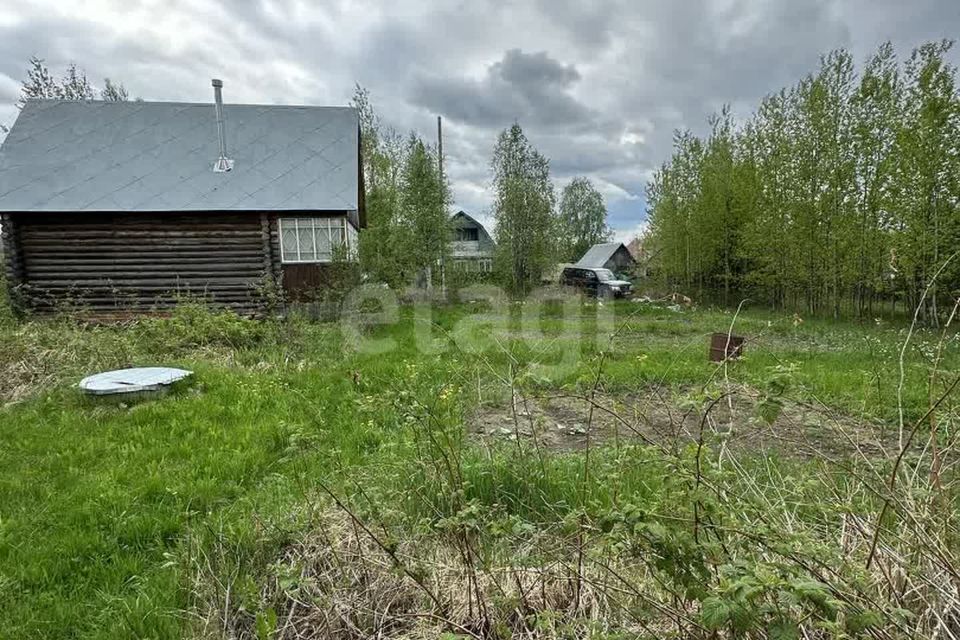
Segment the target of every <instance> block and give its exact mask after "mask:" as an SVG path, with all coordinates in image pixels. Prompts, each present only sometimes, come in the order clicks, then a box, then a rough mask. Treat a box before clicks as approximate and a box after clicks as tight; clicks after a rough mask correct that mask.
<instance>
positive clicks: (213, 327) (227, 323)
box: [139, 302, 266, 349]
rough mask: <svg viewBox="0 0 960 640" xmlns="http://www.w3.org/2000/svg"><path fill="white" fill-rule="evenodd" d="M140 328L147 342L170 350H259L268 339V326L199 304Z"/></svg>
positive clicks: (180, 308)
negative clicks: (193, 348)
mask: <svg viewBox="0 0 960 640" xmlns="http://www.w3.org/2000/svg"><path fill="white" fill-rule="evenodd" d="M139 327H140V330H141V332H142V336H143V337H144V338H145V339H146V340H148V341H150V343H152V344H154V345H157V346H159V347H166V348H168V349H183V348H190V347H230V348H232V349H241V348H248V347H253V346H256V345H257V344H259V343H260V342H261V341H262V340H263V338H264V336H265V335H266V326H265V324H264V323H263V322H261V321H258V320H253V319H251V318H246V317H242V316H239V315H237V314H236V313H234V312H233V311H226V310H215V309H211V308H210V307H208V306H207V305H204V304H202V303H197V302H187V303H184V304H180V305H178V306H177V307H176V308H175V309H174V311H173V314H172V315H170V316H169V317H148V318H144V319H142V320H140V321H139Z"/></svg>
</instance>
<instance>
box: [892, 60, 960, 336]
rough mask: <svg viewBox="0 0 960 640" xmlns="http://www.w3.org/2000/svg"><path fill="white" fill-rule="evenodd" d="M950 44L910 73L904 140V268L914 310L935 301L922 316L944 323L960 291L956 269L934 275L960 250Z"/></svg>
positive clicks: (956, 107)
mask: <svg viewBox="0 0 960 640" xmlns="http://www.w3.org/2000/svg"><path fill="white" fill-rule="evenodd" d="M950 48H951V43H949V42H937V43H929V44H925V45H923V46H921V47H920V48H918V49H916V50H915V51H914V52H913V55H912V56H911V57H910V60H909V61H908V62H907V65H906V84H907V88H906V99H905V105H904V112H903V120H902V125H901V128H900V130H899V135H898V138H897V155H898V158H899V161H898V167H897V177H896V190H897V201H896V202H897V208H896V210H897V214H898V215H897V218H898V224H897V225H896V228H897V233H896V237H895V240H894V245H895V253H896V266H897V268H898V270H899V271H900V272H901V274H902V276H901V277H902V282H903V287H904V290H905V293H906V296H907V299H908V301H909V304H910V306H911V307H916V306H919V305H920V299H921V297H922V294H923V293H924V291H926V290H927V289H928V287H929V289H930V294H929V295H928V296H927V297H926V298H925V300H924V303H923V305H922V307H921V316H922V317H923V318H924V319H925V320H926V321H927V322H928V323H930V324H935V323H936V322H937V312H938V307H937V304H938V300H937V298H938V295H939V292H941V291H950V290H951V289H952V288H953V287H955V286H956V285H957V276H958V273H960V269H958V266H957V265H956V264H955V262H956V261H955V262H954V264H951V265H950V266H949V267H948V269H947V270H946V271H945V272H944V273H943V274H941V276H940V278H939V279H937V280H934V279H933V276H934V274H935V273H936V272H937V271H938V270H939V268H940V266H941V264H942V263H943V262H944V261H945V260H946V259H947V258H948V257H949V256H950V255H951V254H952V253H953V252H955V251H956V250H957V247H960V236H958V233H960V210H958V197H960V184H958V171H960V99H958V96H957V87H956V70H955V69H954V68H953V67H952V66H951V65H949V64H948V63H947V62H946V61H945V59H944V58H945V56H946V54H947V52H948V51H949V50H950Z"/></svg>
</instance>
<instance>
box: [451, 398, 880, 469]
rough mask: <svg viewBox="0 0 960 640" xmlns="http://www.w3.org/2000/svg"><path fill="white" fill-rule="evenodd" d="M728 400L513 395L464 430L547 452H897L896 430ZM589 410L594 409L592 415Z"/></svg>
mask: <svg viewBox="0 0 960 640" xmlns="http://www.w3.org/2000/svg"><path fill="white" fill-rule="evenodd" d="M727 393H728V394H729V395H725V396H723V397H720V398H718V397H717V395H718V394H714V395H713V396H702V395H699V394H698V393H697V390H693V389H688V390H680V391H668V390H664V389H647V390H645V391H644V392H642V393H640V394H624V395H617V394H614V393H606V392H605V393H597V394H596V395H595V396H594V398H593V401H592V402H591V401H590V400H589V399H588V398H586V397H584V396H576V395H568V394H563V393H555V394H544V395H540V396H537V397H528V398H523V397H521V396H517V397H515V398H514V400H513V402H512V403H511V402H510V401H509V400H507V401H506V402H503V403H500V404H488V405H485V406H482V407H480V408H479V409H478V410H477V411H475V412H474V414H473V415H472V416H471V417H470V419H469V420H468V423H467V425H468V426H467V429H468V431H469V433H470V434H472V436H473V437H475V438H477V439H478V440H480V441H485V442H492V441H516V440H517V439H520V440H521V441H530V442H531V443H534V441H535V444H537V445H538V446H542V447H544V448H546V449H552V450H558V451H564V450H578V449H582V448H583V447H585V446H586V444H587V442H588V440H589V441H590V442H591V443H592V444H593V445H596V444H601V443H613V442H617V441H620V442H625V443H638V442H642V443H647V444H652V445H656V446H660V447H667V448H670V449H677V448H680V447H683V446H687V445H689V444H691V443H697V442H699V441H700V440H701V433H702V440H703V442H704V443H705V444H706V445H709V446H711V447H713V448H717V447H724V448H728V449H730V450H733V451H738V452H744V453H746V452H753V453H761V454H765V453H766V454H769V453H776V454H779V455H786V456H789V457H799V458H814V457H820V458H824V457H828V458H833V457H838V458H839V457H847V456H851V455H861V454H862V455H864V456H868V457H877V456H882V455H885V454H888V453H890V452H894V451H896V433H895V429H893V428H892V427H890V426H885V425H883V424H879V423H876V422H871V421H868V420H866V419H863V420H860V419H857V418H855V417H852V416H849V415H843V414H841V413H838V412H836V411H834V410H831V409H829V408H828V407H823V406H817V405H814V404H810V403H805V402H801V401H797V400H791V399H785V398H772V399H771V398H769V397H766V396H764V395H763V394H762V393H760V392H758V391H757V390H755V389H751V388H749V387H734V388H731V389H729V390H728V391H727ZM591 407H592V408H593V411H592V415H591V411H590V409H591Z"/></svg>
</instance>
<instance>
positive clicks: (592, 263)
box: [576, 242, 636, 273]
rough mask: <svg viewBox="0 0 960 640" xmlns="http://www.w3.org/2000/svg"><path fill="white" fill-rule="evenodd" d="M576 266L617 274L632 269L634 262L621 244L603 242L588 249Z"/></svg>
mask: <svg viewBox="0 0 960 640" xmlns="http://www.w3.org/2000/svg"><path fill="white" fill-rule="evenodd" d="M576 266H578V267H590V268H594V269H610V270H611V271H613V272H615V273H618V272H623V271H629V270H631V269H633V267H634V266H636V261H635V260H634V259H633V256H632V255H630V252H629V251H628V250H627V248H626V247H625V246H624V245H623V243H622V242H604V243H602V244H595V245H593V246H592V247H590V249H588V250H587V252H586V253H585V254H583V257H582V258H580V260H578V261H577V264H576Z"/></svg>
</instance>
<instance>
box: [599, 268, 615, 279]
mask: <svg viewBox="0 0 960 640" xmlns="http://www.w3.org/2000/svg"><path fill="white" fill-rule="evenodd" d="M596 274H597V278H599V279H600V281H601V282H608V281H610V280H613V279H614V278H613V272H612V271H610V269H596Z"/></svg>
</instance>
